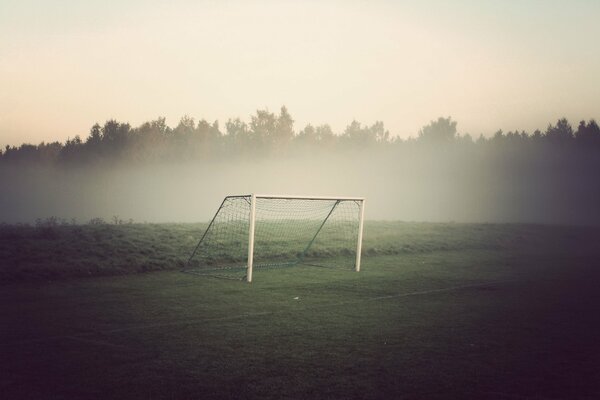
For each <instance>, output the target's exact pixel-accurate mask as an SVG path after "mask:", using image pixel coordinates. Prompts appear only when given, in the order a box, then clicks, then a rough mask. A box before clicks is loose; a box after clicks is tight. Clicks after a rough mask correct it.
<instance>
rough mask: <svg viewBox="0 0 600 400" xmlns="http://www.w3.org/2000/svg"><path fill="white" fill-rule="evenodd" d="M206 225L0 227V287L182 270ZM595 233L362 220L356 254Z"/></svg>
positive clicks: (562, 242)
mask: <svg viewBox="0 0 600 400" xmlns="http://www.w3.org/2000/svg"><path fill="white" fill-rule="evenodd" d="M205 228H206V224H124V225H109V224H101V225H58V224H50V225H49V224H40V225H39V226H35V227H33V226H26V225H0V283H2V282H4V283H7V282H22V281H49V280H50V281H52V280H61V279H68V278H78V277H90V276H109V275H124V274H132V273H141V272H149V271H159V270H177V269H180V268H182V267H183V266H184V263H185V262H186V261H187V259H188V257H189V255H190V253H191V252H192V250H193V249H194V247H195V246H196V244H197V242H198V240H199V238H200V236H201V235H202V233H203V232H204V229H205ZM599 237H600V234H599V230H598V229H594V228H573V227H559V226H539V225H508V224H454V223H449V224H443V223H407V222H383V221H368V222H367V223H366V224H365V234H364V245H363V255H364V256H365V257H369V256H371V257H372V256H380V255H402V254H419V253H427V252H432V251H449V250H477V249H479V250H511V251H514V250H518V249H524V250H526V251H538V252H543V251H551V252H552V251H555V250H557V249H571V250H572V251H573V252H576V251H577V249H578V248H581V247H583V248H589V247H590V245H591V243H593V242H594V241H595V242H596V243H600V239H599Z"/></svg>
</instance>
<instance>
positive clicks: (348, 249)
mask: <svg viewBox="0 0 600 400" xmlns="http://www.w3.org/2000/svg"><path fill="white" fill-rule="evenodd" d="M250 201H251V197H250V196H230V197H226V198H225V200H224V201H223V203H222V204H221V207H220V208H219V210H218V211H217V213H216V215H215V217H214V219H213V221H212V222H211V224H210V225H209V227H208V228H207V230H206V231H205V233H204V235H203V237H202V238H201V239H200V242H199V243H198V246H197V248H196V250H195V251H194V253H193V254H192V256H191V257H190V260H189V262H188V266H187V268H186V271H188V272H195V273H215V272H220V273H222V274H223V273H226V274H229V275H231V274H234V275H236V277H240V278H241V277H243V276H244V275H245V269H246V265H247V257H248V237H249V227H250V221H249V216H250ZM359 211H360V203H359V202H358V201H355V200H322V199H293V198H290V199H282V198H265V197H257V198H256V219H255V228H254V232H255V233H254V263H253V268H254V269H255V270H257V269H261V268H274V267H283V266H292V265H298V264H307V265H314V266H321V267H331V268H346V269H353V268H354V265H355V259H356V245H357V240H358V229H359V217H360V213H359Z"/></svg>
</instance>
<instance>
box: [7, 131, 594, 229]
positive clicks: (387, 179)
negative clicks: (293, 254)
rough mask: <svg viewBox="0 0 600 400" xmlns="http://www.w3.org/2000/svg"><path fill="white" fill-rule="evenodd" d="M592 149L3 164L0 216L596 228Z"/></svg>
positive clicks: (442, 149)
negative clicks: (257, 217) (283, 202)
mask: <svg viewBox="0 0 600 400" xmlns="http://www.w3.org/2000/svg"><path fill="white" fill-rule="evenodd" d="M598 171H600V162H599V157H598V156H597V152H586V151H582V150H578V152H577V156H576V157H574V156H573V155H572V154H571V155H570V156H568V157H567V156H565V155H564V154H563V152H558V153H556V152H554V151H551V150H547V151H543V152H536V151H532V150H531V149H521V150H519V149H516V150H515V149H512V150H510V151H501V152H498V151H495V150H494V151H491V150H489V149H487V150H485V149H483V148H481V146H476V145H474V144H471V145H469V146H448V147H446V146H437V147H436V146H433V147H432V146H428V147H425V146H419V145H418V144H417V143H413V144H404V145H403V146H391V145H390V146H387V147H386V148H383V149H382V148H378V149H362V150H361V149H353V150H348V151H344V152H340V153H337V152H327V151H317V150H314V151H307V152H301V153H296V154H291V155H290V154H286V155H285V156H278V155H271V156H266V157H259V156H257V157H246V158H243V159H241V158H239V157H232V158H230V159H228V157H223V158H221V159H219V160H211V161H203V162H195V161H186V162H169V163H165V162H163V163H157V164H127V163H114V164H102V165H83V166H79V167H77V168H74V167H72V166H71V167H69V168H66V167H64V166H56V165H54V166H41V165H27V166H23V165H2V164H0V187H1V190H0V221H2V222H7V223H17V222H26V223H33V222H34V221H35V219H36V218H42V219H43V218H47V217H50V216H55V217H57V218H60V219H64V220H66V222H69V223H70V222H71V221H72V219H73V218H74V219H76V222H77V223H87V222H88V221H89V220H90V219H92V218H97V217H99V218H103V219H104V220H105V221H106V222H112V221H113V219H114V217H115V216H116V217H118V219H121V220H123V221H129V220H133V221H134V222H140V223H141V222H200V221H207V220H209V219H210V218H211V217H212V215H213V214H214V213H215V211H216V209H217V208H218V206H219V204H220V202H221V200H222V198H223V197H224V196H226V195H231V194H249V193H263V194H267V193H268V194H290V195H292V194H293V195H339V196H364V197H366V199H367V203H366V218H367V219H371V220H382V219H386V220H405V221H438V222H442V221H455V222H518V223H551V224H578V225H590V224H600V206H599V204H600V184H599V183H598V178H597V172H598Z"/></svg>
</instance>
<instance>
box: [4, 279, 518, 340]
mask: <svg viewBox="0 0 600 400" xmlns="http://www.w3.org/2000/svg"><path fill="white" fill-rule="evenodd" d="M511 282H516V280H502V281H491V282H482V283H475V284H468V285H459V286H450V287H446V288H437V289H429V290H420V291H416V292H409V293H398V294H393V295H386V296H377V297H369V298H361V299H355V300H346V301H339V302H333V303H328V304H315V305H311V306H307V307H300V308H295V309H293V310H290V309H286V310H278V311H259V312H250V313H243V314H238V315H230V316H223V317H213V318H199V319H194V320H186V321H173V322H163V323H156V324H140V325H134V326H128V327H123V328H115V329H106V330H98V331H93V332H86V333H80V334H75V335H59V336H52V337H45V338H35V339H27V340H20V341H15V342H8V343H0V346H18V345H25V344H32V343H44V342H50V341H54V340H61V339H72V340H79V341H82V342H88V343H92V344H99V345H106V346H114V347H123V346H121V345H115V344H112V343H109V342H101V341H94V340H91V339H86V337H88V336H94V335H98V334H101V335H106V334H113V333H119V332H127V331H135V330H144V329H152V328H166V327H175V326H188V325H194V324H202V323H209V322H219V321H233V320H237V319H244V318H255V317H262V316H266V315H275V314H287V313H291V312H302V311H310V310H316V309H325V308H330V307H340V306H346V305H352V304H359V303H365V302H370V301H380V300H390V299H398V298H402V297H413V296H424V295H430V294H437V293H444V292H452V291H457V290H464V289H473V288H482V287H489V286H492V285H499V284H505V283H511Z"/></svg>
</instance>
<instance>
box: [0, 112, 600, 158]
mask: <svg viewBox="0 0 600 400" xmlns="http://www.w3.org/2000/svg"><path fill="white" fill-rule="evenodd" d="M415 146H417V147H419V148H421V149H424V148H427V147H432V148H439V147H446V148H448V147H457V146H460V147H464V148H468V147H471V148H474V149H475V148H481V149H483V148H485V149H487V150H488V151H493V150H496V151H523V150H525V149H527V150H529V151H534V150H539V151H546V152H549V153H553V154H554V153H556V152H561V153H564V154H567V153H568V154H571V155H572V156H574V157H577V155H576V154H578V153H579V152H580V151H584V152H590V151H591V152H594V153H599V152H600V127H599V126H598V124H597V122H596V121H595V120H593V119H591V120H589V121H587V122H586V121H580V122H579V125H578V126H577V128H576V129H574V128H573V127H572V125H571V124H570V123H569V121H567V120H566V119H564V118H562V119H559V120H558V121H557V122H556V123H555V124H549V125H548V126H547V128H546V129H545V130H544V131H541V130H536V131H534V132H531V133H529V132H525V131H510V132H506V133H504V132H502V131H501V130H499V131H497V132H496V133H495V134H494V135H493V136H490V137H485V136H483V135H479V136H478V137H472V136H471V135H470V134H462V135H461V134H459V133H458V132H457V122H456V121H453V120H452V119H451V118H450V117H448V118H444V117H440V118H438V119H437V120H434V121H431V122H430V123H429V124H428V125H426V126H424V127H423V128H422V129H421V130H420V131H419V132H418V135H417V136H416V137H409V138H408V139H402V138H399V137H396V136H392V135H390V132H389V131H387V130H386V129H385V126H384V123H383V122H382V121H377V122H375V123H373V124H372V125H363V124H362V123H360V122H358V121H352V122H351V123H350V124H349V125H348V126H347V127H346V128H345V130H344V131H343V132H341V133H334V132H333V131H332V129H331V127H330V126H329V125H327V124H324V125H318V126H313V125H312V124H308V125H306V126H305V127H304V128H302V129H301V130H299V131H296V130H295V129H294V120H293V118H292V116H291V115H290V113H289V111H288V110H287V108H286V107H285V106H282V107H281V110H280V112H279V113H278V114H276V113H273V112H270V111H268V110H257V111H256V114H255V115H252V116H251V117H250V121H249V123H247V122H245V121H242V120H241V119H240V118H235V119H229V120H228V121H227V122H226V123H225V127H224V129H223V128H222V127H221V126H220V124H219V121H214V122H212V123H210V122H208V121H207V120H205V119H201V120H199V121H198V122H196V120H195V119H194V118H192V117H189V116H184V117H182V118H181V120H180V121H179V123H178V124H177V126H175V127H174V128H173V127H169V126H168V125H167V124H166V120H165V118H164V117H159V118H157V119H155V120H152V121H148V122H144V123H143V124H141V125H140V126H138V127H132V126H131V125H130V124H129V123H127V122H119V121H116V120H108V121H106V122H105V123H104V124H103V125H100V124H98V123H96V124H94V125H93V126H92V127H91V129H90V131H89V133H88V135H87V137H84V138H82V137H81V136H79V135H76V136H75V137H73V138H69V139H67V140H66V142H64V143H61V142H58V141H55V142H51V143H44V142H42V143H39V144H37V145H35V144H28V143H24V144H22V145H20V146H12V147H11V146H8V145H6V146H5V148H4V149H3V150H0V163H2V164H5V165H6V164H25V165H34V164H44V165H48V164H52V165H65V166H69V165H82V164H86V165H89V164H96V163H102V162H109V163H114V162H125V163H156V162H188V161H198V162H202V161H213V160H220V159H223V157H228V158H230V159H240V158H244V157H256V156H260V157H269V156H273V155H275V156H282V155H294V154H302V153H305V152H309V153H311V154H314V152H315V151H318V152H319V153H321V154H323V153H324V154H327V153H330V154H331V153H344V152H345V151H349V150H356V149H360V150H361V151H374V150H390V151H394V150H395V149H402V148H403V147H415ZM573 152H575V153H573ZM548 156H549V157H550V155H548ZM599 157H600V156H599Z"/></svg>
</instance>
